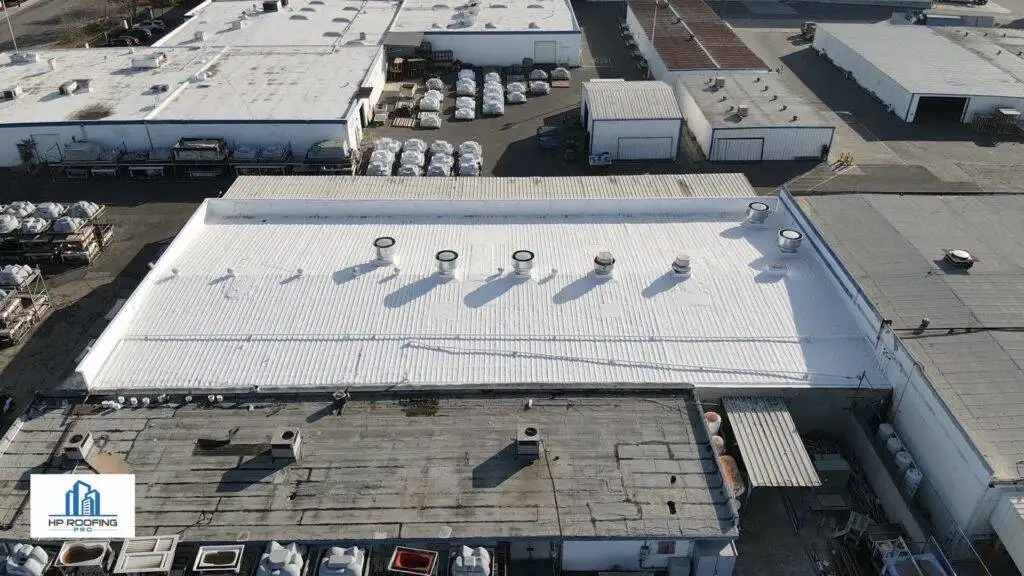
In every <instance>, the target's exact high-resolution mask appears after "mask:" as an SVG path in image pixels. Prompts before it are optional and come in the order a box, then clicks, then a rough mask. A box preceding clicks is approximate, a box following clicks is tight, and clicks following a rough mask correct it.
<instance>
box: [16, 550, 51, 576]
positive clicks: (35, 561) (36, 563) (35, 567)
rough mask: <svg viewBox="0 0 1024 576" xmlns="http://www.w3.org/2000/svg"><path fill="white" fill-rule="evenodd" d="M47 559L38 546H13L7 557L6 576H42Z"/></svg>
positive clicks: (43, 551)
mask: <svg viewBox="0 0 1024 576" xmlns="http://www.w3.org/2000/svg"><path fill="white" fill-rule="evenodd" d="M49 559H50V558H49V556H48V555H47V554H46V551H45V550H43V549H42V548H41V547H39V546H33V545H31V544H25V543H18V544H15V545H14V546H13V547H12V548H11V551H10V554H9V555H8V556H7V562H6V565H7V576H42V574H43V572H44V571H46V564H47V562H48V561H49Z"/></svg>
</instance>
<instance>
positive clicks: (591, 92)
mask: <svg viewBox="0 0 1024 576" xmlns="http://www.w3.org/2000/svg"><path fill="white" fill-rule="evenodd" d="M580 115H581V120H582V121H583V125H584V126H585V127H586V130H587V134H588V137H589V141H588V146H587V149H588V150H590V151H591V153H592V154H602V153H607V154H608V155H609V156H610V157H611V159H612V160H674V159H675V158H676V157H677V156H678V155H679V137H680V134H682V131H683V120H682V118H683V116H682V113H681V112H680V111H679V104H678V103H677V102H676V98H675V95H674V94H673V93H672V88H670V87H669V85H668V84H665V83H664V82H660V81H657V80H654V81H648V82H624V81H610V82H609V81H596V82H584V83H583V100H582V103H581V105H580Z"/></svg>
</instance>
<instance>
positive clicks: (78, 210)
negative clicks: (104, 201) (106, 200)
mask: <svg viewBox="0 0 1024 576" xmlns="http://www.w3.org/2000/svg"><path fill="white" fill-rule="evenodd" d="M99 211H100V206H99V204H94V203H92V202H89V201H87V200H80V201H78V202H75V203H74V204H72V205H71V208H68V211H67V212H66V214H67V215H68V216H71V217H72V218H92V217H93V216H95V215H96V213H97V212H99Z"/></svg>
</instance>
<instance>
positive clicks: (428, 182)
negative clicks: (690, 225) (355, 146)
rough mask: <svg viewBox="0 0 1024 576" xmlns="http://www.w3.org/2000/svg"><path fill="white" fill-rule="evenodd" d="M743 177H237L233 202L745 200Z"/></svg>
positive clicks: (230, 194) (748, 188) (746, 183)
mask: <svg viewBox="0 0 1024 576" xmlns="http://www.w3.org/2000/svg"><path fill="white" fill-rule="evenodd" d="M754 196H757V193H756V192H755V191H754V189H753V188H752V187H751V186H750V182H749V181H748V180H747V178H746V176H744V175H743V174H657V175H639V176H573V177H558V178H541V177H533V178H415V177H411V178H399V177H393V178H379V177H375V176H242V177H240V178H238V179H237V180H235V183H234V184H233V185H232V186H231V188H230V189H229V190H228V191H227V192H226V193H225V194H224V198H233V199H250V200H251V199H260V198H264V199H270V198H275V199H292V200H300V199H306V200H321V199H356V198H359V199H371V200H486V199H506V200H507V199H529V198H534V199H585V198H679V197H698V198H751V197H754Z"/></svg>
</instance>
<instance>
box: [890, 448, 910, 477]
mask: <svg viewBox="0 0 1024 576" xmlns="http://www.w3.org/2000/svg"><path fill="white" fill-rule="evenodd" d="M893 460H894V461H895V462H896V469H897V470H899V471H900V475H902V474H903V473H904V472H906V471H907V468H910V467H911V466H913V465H914V459H913V458H911V457H910V452H907V451H906V450H901V451H899V452H897V453H896V457H895V458H894V459H893Z"/></svg>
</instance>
